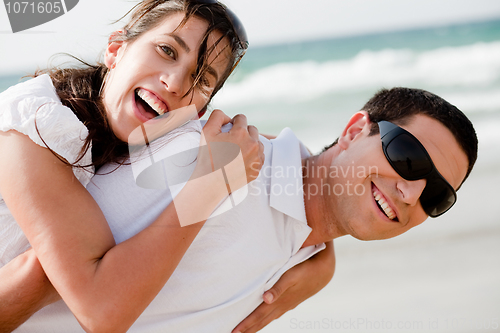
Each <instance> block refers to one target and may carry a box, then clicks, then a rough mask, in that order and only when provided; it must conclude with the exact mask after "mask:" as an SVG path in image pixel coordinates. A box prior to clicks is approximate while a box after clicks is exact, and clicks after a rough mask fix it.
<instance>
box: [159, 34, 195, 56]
mask: <svg viewBox="0 0 500 333" xmlns="http://www.w3.org/2000/svg"><path fill="white" fill-rule="evenodd" d="M165 35H166V36H169V37H172V38H173V39H175V41H176V42H177V44H179V46H180V47H182V48H183V49H184V51H186V52H187V53H189V52H191V49H190V48H189V46H188V45H187V44H186V42H185V41H184V40H183V39H182V38H181V37H179V36H178V35H176V34H174V33H166V34H165Z"/></svg>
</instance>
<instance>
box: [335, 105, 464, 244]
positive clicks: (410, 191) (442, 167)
mask: <svg viewBox="0 0 500 333" xmlns="http://www.w3.org/2000/svg"><path fill="white" fill-rule="evenodd" d="M369 127H370V125H369V124H367V126H365V128H364V129H363V130H362V131H361V132H360V133H359V135H357V136H356V137H354V138H353V139H352V140H351V141H350V142H349V144H348V146H347V147H346V149H345V150H343V151H342V152H341V153H340V154H339V155H338V156H337V157H336V158H335V159H334V160H333V161H332V168H335V169H336V170H337V171H340V172H339V177H334V178H330V181H331V182H332V183H331V184H332V186H336V191H334V192H335V193H336V194H339V193H341V194H340V195H336V194H335V193H334V194H333V195H330V197H329V199H328V200H329V204H330V206H331V207H332V209H333V211H332V212H333V213H332V214H333V216H334V218H335V220H336V221H337V224H338V227H339V228H340V230H341V231H342V232H343V233H346V234H350V235H352V236H354V237H356V238H358V239H362V240H374V239H386V238H391V237H394V236H397V235H400V234H402V233H404V232H406V231H407V230H409V229H411V228H413V227H415V226H417V225H419V224H420V223H422V222H423V221H424V220H425V219H426V218H427V214H426V213H425V212H424V210H423V208H422V206H421V204H420V200H419V198H420V195H421V194H422V191H423V189H424V188H425V185H426V180H425V179H420V180H416V181H408V180H405V179H403V178H402V177H401V176H400V175H399V174H398V173H396V171H395V170H394V169H393V168H392V167H391V165H390V164H389V162H388V161H387V159H386V157H385V155H384V153H383V151H382V144H381V140H380V135H374V136H368V133H369ZM401 127H402V128H404V129H406V130H407V131H409V132H410V133H412V134H413V135H414V136H415V137H416V138H417V139H418V140H419V141H420V142H421V143H422V145H423V146H424V147H425V149H426V150H427V152H428V153H429V155H430V157H431V158H432V161H433V163H434V165H435V167H436V168H437V170H438V171H439V173H441V175H442V176H443V177H444V178H445V179H446V180H447V181H448V182H449V183H450V184H451V185H452V186H453V187H454V188H455V189H457V188H458V186H459V185H460V183H461V182H462V180H463V179H464V177H465V174H466V172H467V167H468V160H467V156H466V155H465V153H464V152H463V151H462V149H461V148H460V146H459V145H458V143H457V142H456V140H455V138H454V137H453V135H452V133H451V132H450V131H449V130H448V129H447V128H446V127H445V126H444V125H442V124H441V123H440V122H439V121H437V120H435V119H432V118H430V117H428V116H424V115H416V116H414V117H412V118H411V119H410V121H409V122H408V124H407V125H405V126H401ZM334 184H335V185H334ZM341 188H343V191H340V189H341Z"/></svg>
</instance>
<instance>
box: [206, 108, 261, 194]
mask: <svg viewBox="0 0 500 333" xmlns="http://www.w3.org/2000/svg"><path fill="white" fill-rule="evenodd" d="M229 122H231V123H232V124H233V126H232V128H231V129H230V130H229V131H228V132H222V131H221V127H222V126H223V125H225V124H227V123H229ZM201 147H202V148H203V147H207V148H208V150H207V149H200V153H202V154H203V156H198V161H197V168H198V169H199V168H201V167H203V166H205V170H204V171H203V172H201V171H200V170H198V171H197V176H199V175H200V173H203V174H206V173H208V172H207V171H210V172H213V171H216V170H218V169H222V170H223V172H224V177H225V179H226V183H227V184H228V185H229V187H230V192H233V191H235V190H237V189H239V188H241V187H242V186H244V185H246V184H247V183H249V182H251V181H252V180H254V179H255V178H257V176H258V175H259V171H260V169H261V168H262V165H263V164H264V158H265V157H264V145H263V144H262V142H260V140H259V131H258V130H257V128H256V127H255V126H251V125H250V126H249V125H248V123H247V119H246V117H245V116H244V115H242V114H239V115H237V116H235V117H234V118H233V119H231V118H229V117H228V116H227V115H225V114H224V113H223V112H222V111H221V110H214V111H213V112H212V114H211V115H210V118H209V119H208V121H207V123H206V124H205V126H204V127H203V135H202V141H201ZM207 152H208V154H207ZM208 157H210V158H208ZM207 166H208V167H207ZM206 169H209V170H206Z"/></svg>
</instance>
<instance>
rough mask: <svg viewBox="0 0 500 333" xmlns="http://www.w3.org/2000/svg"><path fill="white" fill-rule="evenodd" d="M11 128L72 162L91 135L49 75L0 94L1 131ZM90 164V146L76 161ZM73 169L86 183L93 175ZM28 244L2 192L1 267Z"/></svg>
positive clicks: (0, 200) (0, 223) (85, 183)
mask: <svg viewBox="0 0 500 333" xmlns="http://www.w3.org/2000/svg"><path fill="white" fill-rule="evenodd" d="M35 122H36V123H35ZM37 129H38V132H39V133H40V134H38V132H37ZM9 130H16V131H18V132H20V133H23V134H25V135H27V136H29V138H30V139H31V140H33V142H35V143H36V144H38V145H40V146H42V147H47V146H48V147H50V149H52V150H53V151H54V152H55V153H57V154H58V155H60V156H61V157H62V158H64V159H65V160H66V161H68V162H69V163H73V164H74V163H75V161H76V160H77V158H78V155H79V154H80V150H81V149H82V147H83V144H84V140H85V138H86V137H87V135H88V131H87V128H86V127H85V125H83V124H82V123H81V122H80V121H79V120H78V118H77V117H76V116H75V114H74V113H73V111H71V110H70V109H69V108H67V107H65V106H63V105H62V104H61V101H60V100H59V97H58V96H57V94H56V91H55V88H54V86H53V85H52V80H51V79H50V77H49V76H48V75H47V74H44V75H41V76H38V77H36V78H34V79H31V80H28V81H26V82H23V83H19V84H17V85H15V86H12V87H10V88H9V89H7V90H6V91H4V92H2V93H1V94H0V131H4V132H6V131H9ZM42 139H43V141H45V143H46V144H44V143H43V141H42ZM90 163H92V157H91V152H90V149H89V150H88V151H87V153H86V154H85V156H84V157H83V158H82V159H81V160H80V161H79V162H78V163H77V164H78V165H88V164H90ZM73 171H74V173H75V176H76V177H77V178H78V180H79V181H80V182H81V183H82V184H83V185H84V186H85V185H87V183H88V182H89V181H90V178H91V176H92V174H93V173H92V171H93V169H92V170H89V171H91V172H88V171H85V170H82V169H81V168H73ZM28 247H29V243H28V240H27V239H26V237H25V236H24V233H23V232H22V231H21V229H20V228H19V225H18V224H17V222H16V221H15V220H14V218H13V217H12V214H11V213H10V211H9V209H8V208H7V206H6V205H5V202H4V201H3V200H2V196H1V194H0V267H2V266H3V265H5V264H6V263H8V262H9V261H10V260H12V259H13V258H14V257H16V256H17V255H19V254H20V253H22V252H24V251H26V250H27V249H28Z"/></svg>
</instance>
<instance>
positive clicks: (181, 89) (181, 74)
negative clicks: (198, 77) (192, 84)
mask: <svg viewBox="0 0 500 333" xmlns="http://www.w3.org/2000/svg"><path fill="white" fill-rule="evenodd" d="M160 80H161V81H162V83H163V85H164V86H165V89H166V90H167V91H168V92H170V93H171V94H174V95H177V96H184V94H185V93H186V92H187V90H188V89H189V88H187V86H188V85H189V80H188V75H187V73H186V71H184V70H180V69H179V70H174V69H172V70H170V71H169V72H166V73H164V74H162V76H161V77H160Z"/></svg>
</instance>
